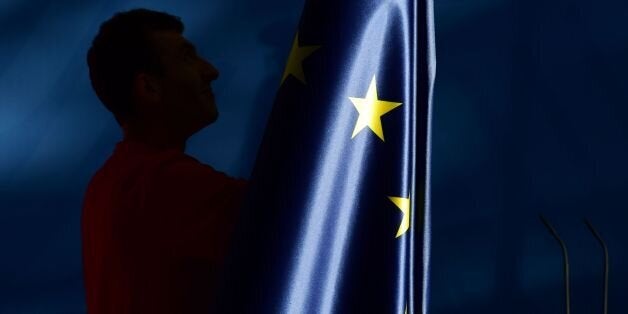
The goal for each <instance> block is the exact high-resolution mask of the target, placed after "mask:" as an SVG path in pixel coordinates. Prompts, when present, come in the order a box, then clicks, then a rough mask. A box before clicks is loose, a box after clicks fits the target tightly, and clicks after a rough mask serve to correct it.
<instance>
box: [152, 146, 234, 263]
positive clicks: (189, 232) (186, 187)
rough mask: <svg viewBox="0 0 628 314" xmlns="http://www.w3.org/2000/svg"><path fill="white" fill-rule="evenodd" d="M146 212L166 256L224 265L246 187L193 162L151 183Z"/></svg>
mask: <svg viewBox="0 0 628 314" xmlns="http://www.w3.org/2000/svg"><path fill="white" fill-rule="evenodd" d="M152 186H153V188H152V189H151V191H150V193H148V195H147V197H146V205H147V206H146V208H147V209H149V210H151V211H153V213H154V215H153V214H151V217H152V219H151V220H152V221H151V222H150V223H153V224H154V225H153V226H154V227H155V228H156V229H154V230H155V233H156V240H157V241H158V242H159V243H158V244H159V245H160V246H162V248H163V249H164V250H168V252H164V253H167V254H168V255H170V256H172V257H181V258H196V259H199V258H200V259H208V260H211V261H214V262H221V261H222V260H223V258H224V256H225V254H226V252H227V249H228V246H229V244H230V242H231V238H232V234H233V231H234V229H235V225H236V223H237V220H238V217H239V211H240V205H241V202H242V200H243V198H244V194H245V189H246V181H244V180H239V179H234V178H231V177H229V176H227V175H226V174H224V173H222V172H218V171H215V170H214V169H212V168H211V167H210V166H207V165H203V164H201V163H199V162H198V161H196V160H194V159H192V158H189V159H187V158H186V159H182V160H177V161H176V162H173V163H170V164H169V165H168V166H167V167H166V169H163V171H161V172H160V173H159V174H158V175H156V177H155V178H154V180H153V182H152Z"/></svg>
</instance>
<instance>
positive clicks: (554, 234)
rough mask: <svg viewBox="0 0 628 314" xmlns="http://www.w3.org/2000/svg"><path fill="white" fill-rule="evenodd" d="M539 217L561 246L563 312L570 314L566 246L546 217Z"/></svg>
mask: <svg viewBox="0 0 628 314" xmlns="http://www.w3.org/2000/svg"><path fill="white" fill-rule="evenodd" d="M540 218H541V221H542V222H543V224H544V225H545V227H547V229H548V230H549V232H550V233H551V234H552V236H554V238H555V239H556V240H558V243H559V244H560V247H561V248H562V251H563V270H564V276H565V309H566V312H565V313H566V314H570V313H571V308H570V304H571V301H570V297H569V294H570V293H569V255H568V254H567V246H566V245H565V242H564V241H563V240H562V239H561V238H560V236H558V232H556V229H554V227H552V225H551V224H550V223H549V221H547V219H545V217H543V215H540Z"/></svg>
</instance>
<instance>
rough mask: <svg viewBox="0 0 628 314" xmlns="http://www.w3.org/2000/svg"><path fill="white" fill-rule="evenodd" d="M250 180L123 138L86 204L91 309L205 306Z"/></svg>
mask: <svg viewBox="0 0 628 314" xmlns="http://www.w3.org/2000/svg"><path fill="white" fill-rule="evenodd" d="M244 188H245V181H243V180H236V179H233V178H230V177H228V176H227V175H225V174H224V173H221V172H218V171H215V170H214V169H212V168H211V167H210V166H208V165H204V164H201V163H200V162H198V161H197V160H196V159H194V158H192V157H190V156H188V155H186V154H184V153H183V152H182V151H178V150H174V149H173V150H156V149H152V148H149V147H147V146H144V145H142V144H139V143H133V142H129V141H122V142H120V143H118V144H117V146H116V149H115V151H114V152H113V154H112V155H111V157H110V158H109V159H108V160H107V161H106V162H105V164H104V165H103V167H102V168H101V169H100V170H98V172H96V174H95V175H94V177H93V178H92V180H91V182H90V183H89V186H88V188H87V192H86V194H85V200H84V205H83V216H82V238H83V264H84V276H85V289H86V297H87V309H88V312H89V313H91V314H100V313H115V314H126V313H140V314H143V313H149V314H157V313H197V312H199V313H205V312H206V310H207V308H208V307H209V305H210V303H211V298H212V295H213V292H212V289H213V285H214V284H215V282H216V276H217V274H218V273H219V270H220V267H221V263H222V262H223V259H224V257H225V254H226V249H227V246H228V243H229V239H230V236H231V233H232V230H233V227H234V225H235V220H236V217H237V210H238V207H239V204H240V201H241V200H242V197H243V195H244Z"/></svg>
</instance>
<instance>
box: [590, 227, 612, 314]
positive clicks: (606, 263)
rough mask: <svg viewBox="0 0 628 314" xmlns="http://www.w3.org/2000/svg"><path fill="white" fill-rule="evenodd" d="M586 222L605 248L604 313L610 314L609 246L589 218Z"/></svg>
mask: <svg viewBox="0 0 628 314" xmlns="http://www.w3.org/2000/svg"><path fill="white" fill-rule="evenodd" d="M584 223H585V224H587V227H589V230H590V231H591V233H593V236H594V237H595V238H596V239H597V241H598V242H600V245H601V246H602V249H604V310H603V312H602V313H604V314H608V266H609V261H608V247H607V246H606V243H605V242H604V240H602V237H601V236H600V233H598V232H597V230H595V227H593V225H592V224H591V222H589V220H588V219H586V218H585V219H584Z"/></svg>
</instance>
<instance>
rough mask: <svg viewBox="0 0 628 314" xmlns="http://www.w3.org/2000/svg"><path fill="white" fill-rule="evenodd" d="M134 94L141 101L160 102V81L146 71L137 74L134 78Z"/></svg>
mask: <svg viewBox="0 0 628 314" xmlns="http://www.w3.org/2000/svg"><path fill="white" fill-rule="evenodd" d="M133 94H134V96H135V97H136V99H137V100H139V101H140V103H146V102H148V103H153V102H158V101H159V99H160V98H161V90H160V88H159V83H158V81H157V80H156V79H155V78H154V77H152V76H151V75H149V74H146V73H138V74H137V75H135V78H134V79H133Z"/></svg>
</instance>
